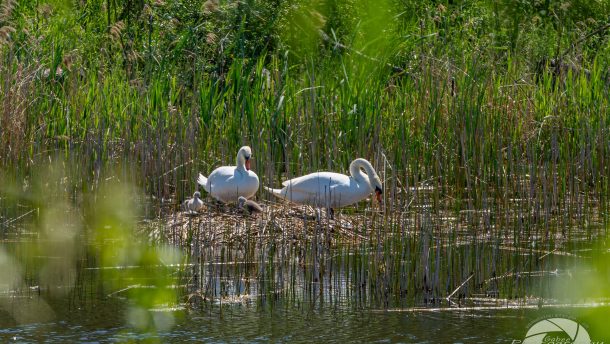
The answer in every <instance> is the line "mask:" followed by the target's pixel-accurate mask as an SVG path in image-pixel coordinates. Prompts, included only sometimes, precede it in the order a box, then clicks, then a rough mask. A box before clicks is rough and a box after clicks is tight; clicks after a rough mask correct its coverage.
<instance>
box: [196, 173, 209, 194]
mask: <svg viewBox="0 0 610 344" xmlns="http://www.w3.org/2000/svg"><path fill="white" fill-rule="evenodd" d="M197 183H198V184H199V185H201V186H203V189H204V190H205V191H207V192H210V190H208V178H206V177H204V176H203V174H201V173H199V178H197Z"/></svg>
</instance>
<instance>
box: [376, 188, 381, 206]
mask: <svg viewBox="0 0 610 344" xmlns="http://www.w3.org/2000/svg"><path fill="white" fill-rule="evenodd" d="M375 198H377V202H379V203H381V191H380V190H379V189H377V190H375Z"/></svg>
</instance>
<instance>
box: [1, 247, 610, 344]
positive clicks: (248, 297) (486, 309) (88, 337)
mask: <svg viewBox="0 0 610 344" xmlns="http://www.w3.org/2000/svg"><path fill="white" fill-rule="evenodd" d="M32 243H33V241H32V240H31V239H28V240H27V241H26V242H25V243H24V242H12V243H9V242H5V243H4V244H3V249H4V250H5V251H6V252H9V253H10V254H12V255H13V256H18V255H31V253H32V252H33V251H32V250H34V249H33V248H34V247H37V245H34V246H32ZM462 250H463V251H462V254H463V253H464V252H466V250H468V248H466V246H463V248H462ZM34 251H40V249H39V248H38V249H36V250H34ZM99 252H100V247H99V245H98V244H94V243H90V244H89V245H88V249H87V250H85V251H84V253H83V256H81V257H80V258H79V260H78V264H77V270H71V272H70V273H71V274H75V275H74V276H72V277H71V278H68V279H67V281H68V283H67V284H61V283H57V284H55V285H46V286H45V285H42V284H33V282H35V281H36V278H34V277H35V276H37V274H36V271H40V270H41V269H42V267H44V266H46V265H48V264H49V261H53V260H61V259H62V258H61V257H60V256H58V257H55V258H53V257H49V256H34V257H31V256H30V257H29V258H28V259H29V261H28V259H23V260H22V261H27V263H26V264H23V265H22V268H23V269H24V271H25V272H24V275H25V281H26V283H25V285H22V286H21V288H19V289H12V290H10V291H9V292H6V293H3V294H2V295H0V341H1V342H19V343H37V342H46V343H66V342H122V341H130V340H135V341H141V340H144V341H157V340H158V341H161V342H190V341H194V340H196V341H203V342H223V343H225V342H239V343H241V342H251V343H258V342H269V341H272V342H291V343H292V342H341V343H350V342H353V343H359V342H379V343H395V342H403V343H449V342H452V343H507V342H511V341H512V340H514V339H519V340H521V339H523V337H524V336H525V334H526V332H527V329H528V328H529V326H530V325H531V324H532V323H533V322H535V321H536V320H540V319H543V318H545V317H548V316H551V315H554V316H558V315H559V316H562V317H569V318H574V319H577V320H578V321H579V322H580V323H583V324H584V325H585V326H587V329H588V330H589V332H590V334H591V335H592V336H597V337H592V338H596V339H603V336H604V335H605V333H604V331H603V329H601V328H599V325H597V323H596V321H597V320H599V319H601V318H605V317H606V316H607V315H609V314H610V307H608V306H607V304H603V305H601V306H600V305H599V304H594V303H593V302H590V301H587V302H586V303H583V300H572V304H574V305H576V306H577V307H574V306H569V305H567V306H565V305H564V306H557V307H556V306H552V307H548V306H544V307H543V308H538V307H537V306H536V304H535V303H534V302H527V301H524V300H522V299H512V300H511V299H505V300H498V299H494V298H490V297H481V299H483V300H484V301H481V300H478V301H477V300H476V299H477V298H475V297H474V296H475V295H462V298H461V300H460V298H458V297H456V298H454V299H453V300H454V302H459V303H460V304H461V308H462V309H461V310H460V309H459V308H460V307H457V304H450V303H449V302H446V301H435V302H430V301H425V298H424V297H423V295H425V293H417V292H413V293H411V294H408V295H405V296H402V297H391V298H390V302H389V303H386V302H383V300H381V301H382V302H380V300H379V299H376V298H375V297H374V293H371V292H367V291H366V288H364V289H362V288H359V287H358V286H356V285H354V282H357V281H358V279H357V278H356V279H354V278H353V276H351V275H350V274H351V273H352V272H350V271H349V269H348V268H347V265H342V264H338V263H337V262H338V260H335V263H334V264H329V266H333V267H334V268H333V270H332V271H330V272H329V271H327V272H325V273H324V274H323V276H324V277H323V278H322V279H321V281H319V282H311V281H309V280H308V277H307V276H308V274H307V273H306V272H304V271H305V270H307V269H303V268H302V267H298V264H296V266H297V268H296V269H295V270H294V271H292V270H282V269H281V268H280V267H281V266H282V264H281V262H275V263H273V264H271V265H269V266H264V269H265V270H266V271H267V272H268V273H267V274H264V273H263V274H261V267H262V266H263V265H264V264H263V263H261V262H259V263H251V262H248V263H246V262H233V263H230V262H224V263H223V261H222V259H221V258H220V257H221V256H220V255H218V256H216V258H215V259H213V260H210V261H208V262H207V263H205V262H203V264H202V265H203V267H201V266H197V265H196V264H193V263H187V264H176V265H175V266H174V265H172V266H170V267H167V266H157V265H149V266H133V265H130V266H128V265H124V266H106V267H104V268H100V264H99V263H100V259H99ZM215 252H216V253H217V254H218V253H219V252H220V251H218V250H217V251H215ZM227 252H228V249H226V251H225V255H227V254H228V253H227ZM337 252H341V250H338V251H337ZM345 254H346V255H347V254H348V253H345ZM257 255H260V253H258V254H257ZM202 257H205V254H203V255H202ZM21 258H24V257H21ZM232 258H233V259H236V256H233V257H232ZM339 258H342V259H343V258H345V257H339V256H337V257H336V259H339ZM203 259H204V258H203ZM204 260H205V259H204ZM560 262H561V263H558V265H557V266H559V267H562V266H563V267H564V268H567V266H568V265H569V262H570V260H560ZM228 263H230V264H228ZM55 264H56V263H55ZM60 266H61V264H60ZM43 270H44V269H43ZM192 271H203V272H204V274H203V276H204V277H203V278H202V279H201V280H202V282H200V284H198V285H197V286H193V285H192V283H190V284H189V283H184V282H185V278H186V280H187V281H190V282H192V279H191V278H192V273H191V272H192ZM206 272H207V273H206ZM560 272H561V271H560ZM560 272H559V273H557V272H556V273H555V274H554V275H549V276H552V277H549V276H546V277H543V278H541V277H540V276H538V277H535V276H529V277H528V276H524V277H523V278H522V279H524V280H526V282H525V284H526V285H529V286H530V287H529V289H528V293H534V292H540V289H539V288H540V284H541V282H540V281H541V280H546V279H551V280H552V281H559V282H560V283H563V282H562V279H565V278H569V277H567V276H568V275H567V274H561V273H560ZM269 273H271V275H272V276H275V277H270V276H269ZM281 273H284V274H286V275H285V276H284V280H285V281H286V285H290V287H286V286H284V288H283V289H282V290H280V289H279V287H278V286H277V280H278V277H277V276H278V274H281ZM155 275H169V276H170V278H169V283H167V284H166V285H165V286H164V287H165V288H166V289H167V288H169V289H171V290H176V291H177V294H176V295H175V296H176V299H177V300H178V302H176V303H173V304H167V305H157V306H155V307H154V308H150V309H146V310H144V313H143V315H142V316H143V317H144V318H146V319H152V320H151V323H152V324H153V326H150V324H149V325H146V324H144V325H142V324H138V321H142V319H140V320H138V319H137V317H136V318H135V320H134V318H133V316H132V315H133V313H134V309H135V310H136V311H137V310H141V307H140V306H142V305H143V304H142V302H141V301H138V298H139V297H141V295H140V293H141V292H148V291H149V290H150V289H151V288H152V287H154V285H155V281H158V280H155V278H154V277H152V276H155ZM290 276H292V281H293V282H291V283H288V281H289V280H290V279H289V278H290ZM328 276H331V277H328ZM117 280H121V281H122V282H121V283H117ZM28 281H29V282H28ZM54 281H57V280H54ZM274 281H275V282H274ZM272 282H274V283H275V284H274V287H271V288H270V287H269V286H268V285H269V284H273V283H272ZM543 284H544V285H545V286H546V287H543V288H542V289H547V287H548V285H547V284H546V283H543ZM122 286H127V287H125V288H122ZM205 286H207V290H208V292H207V293H206V294H204V297H206V299H207V300H206V301H201V300H200V299H199V298H198V297H193V298H189V293H193V292H194V291H195V290H199V291H200V293H201V289H199V288H204V289H205V288H206V287H205ZM157 289H161V288H157ZM5 290H6V289H5ZM358 290H361V291H360V292H358ZM458 294H459V293H458ZM145 295H148V294H145ZM192 295H193V294H191V296H192ZM531 295H532V296H533V294H531ZM554 296H557V295H554ZM186 300H189V301H188V302H185V301H186ZM567 301H570V300H567V299H566V300H557V299H555V300H551V299H550V298H549V299H545V301H544V302H545V304H546V305H548V304H551V303H554V304H557V303H561V302H567ZM598 301H600V300H598ZM601 301H604V300H601ZM144 305H146V303H144ZM491 305H493V307H490V306H491ZM515 305H517V306H515ZM136 313H137V312H136ZM588 321H589V322H591V324H590V325H588V324H587V322H588Z"/></svg>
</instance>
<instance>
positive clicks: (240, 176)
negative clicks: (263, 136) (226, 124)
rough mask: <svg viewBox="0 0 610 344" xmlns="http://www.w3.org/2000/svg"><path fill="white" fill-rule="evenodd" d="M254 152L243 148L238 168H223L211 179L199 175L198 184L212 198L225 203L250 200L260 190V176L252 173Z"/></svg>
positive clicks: (212, 175) (219, 168) (239, 153)
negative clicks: (240, 197) (244, 199)
mask: <svg viewBox="0 0 610 344" xmlns="http://www.w3.org/2000/svg"><path fill="white" fill-rule="evenodd" d="M251 157H252V150H251V149H250V147H248V146H243V147H241V148H240V149H239V152H237V166H221V167H218V168H217V169H215V170H214V171H212V173H211V174H210V176H209V177H207V178H206V177H205V176H204V175H203V174H201V173H199V178H198V179H197V183H199V185H201V186H203V189H204V190H205V191H207V192H208V193H210V195H212V197H214V198H216V199H217V200H219V201H221V202H224V203H231V202H235V201H236V200H237V199H238V197H239V196H243V197H246V198H250V197H252V196H254V194H255V193H256V191H257V190H258V176H257V175H256V173H254V172H253V171H250V158H251Z"/></svg>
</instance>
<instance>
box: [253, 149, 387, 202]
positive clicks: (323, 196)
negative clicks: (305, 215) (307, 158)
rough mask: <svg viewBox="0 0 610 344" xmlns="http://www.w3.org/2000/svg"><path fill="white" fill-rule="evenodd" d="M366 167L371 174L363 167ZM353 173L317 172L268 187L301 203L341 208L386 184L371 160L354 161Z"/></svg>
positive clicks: (270, 190)
mask: <svg viewBox="0 0 610 344" xmlns="http://www.w3.org/2000/svg"><path fill="white" fill-rule="evenodd" d="M360 168H363V169H364V170H365V171H366V172H367V174H366V175H365V174H363V173H362V172H361V171H360ZM350 172H351V175H352V176H346V175H344V174H340V173H334V172H314V173H310V174H307V175H304V176H301V177H297V178H294V179H290V180H287V181H285V182H283V183H282V185H283V186H284V187H283V188H282V189H273V188H268V187H265V190H267V191H269V192H271V193H273V194H274V195H275V196H277V197H279V198H282V199H285V200H287V201H291V202H294V203H297V204H307V205H312V206H316V207H328V208H340V207H344V206H346V205H350V204H353V203H356V202H358V201H361V200H363V199H365V198H367V197H368V196H369V195H370V194H371V193H372V192H373V191H375V189H376V188H379V191H380V192H381V189H382V185H381V181H380V180H379V177H378V176H377V173H376V172H375V170H374V169H373V167H372V166H371V164H370V163H369V162H368V161H366V160H364V159H356V160H354V161H353V162H352V164H351V165H350Z"/></svg>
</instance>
